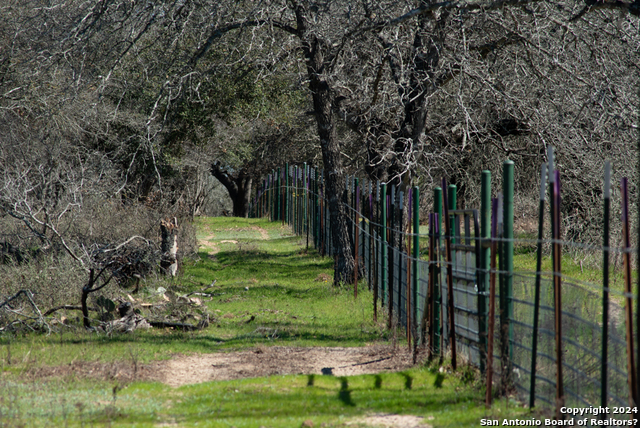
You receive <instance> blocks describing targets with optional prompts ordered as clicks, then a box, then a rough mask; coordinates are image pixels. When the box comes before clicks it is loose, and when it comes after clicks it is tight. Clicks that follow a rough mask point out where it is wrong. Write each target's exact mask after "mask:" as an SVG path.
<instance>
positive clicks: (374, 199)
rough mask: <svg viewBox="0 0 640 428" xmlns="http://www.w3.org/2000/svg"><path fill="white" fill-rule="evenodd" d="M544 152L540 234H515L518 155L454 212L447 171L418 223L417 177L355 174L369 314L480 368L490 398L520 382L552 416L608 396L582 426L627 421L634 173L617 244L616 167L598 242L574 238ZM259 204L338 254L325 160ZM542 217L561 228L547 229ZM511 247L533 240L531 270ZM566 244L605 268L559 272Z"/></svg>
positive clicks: (271, 181)
mask: <svg viewBox="0 0 640 428" xmlns="http://www.w3.org/2000/svg"><path fill="white" fill-rule="evenodd" d="M549 158H550V159H551V162H550V163H549V164H548V165H547V164H545V165H543V168H542V172H541V183H540V189H541V190H540V210H539V226H538V228H539V233H538V239H537V240H531V241H527V240H522V239H514V237H513V168H514V165H513V163H512V162H510V161H506V162H505V164H504V166H503V171H502V173H503V188H502V189H501V190H502V192H501V194H500V195H499V197H498V198H494V199H491V197H490V195H491V189H490V183H491V173H490V172H489V171H483V173H482V177H481V180H482V195H481V206H480V207H479V208H478V209H456V188H455V186H447V184H446V182H445V181H444V180H443V181H442V186H441V187H437V188H435V189H433V200H434V206H433V209H431V210H429V211H430V214H429V218H428V222H427V224H426V225H423V226H422V228H420V226H419V213H420V206H419V199H420V198H419V190H418V188H417V187H414V188H405V189H402V188H401V189H398V188H396V187H395V186H387V185H386V184H384V183H379V182H376V183H373V182H370V181H360V180H358V178H355V177H348V180H347V186H346V187H347V188H346V190H347V194H348V198H347V199H348V201H349V202H348V203H347V209H348V213H349V214H348V215H349V230H350V234H351V242H352V252H353V254H354V255H355V257H356V261H357V265H358V266H359V269H356V272H355V277H354V284H353V287H354V294H355V295H356V296H357V290H358V287H359V286H360V287H362V284H363V283H364V284H366V286H367V287H368V288H369V289H370V290H372V291H373V293H372V294H373V302H372V303H373V306H374V317H376V318H377V317H381V316H384V317H385V318H386V320H387V321H388V327H389V328H396V327H400V328H402V329H403V330H404V331H405V332H406V335H407V341H408V344H409V346H410V347H412V349H413V350H414V352H418V350H419V349H420V350H422V349H424V350H426V353H427V358H429V359H450V361H451V366H452V368H453V369H454V370H456V369H457V367H458V365H459V364H460V363H461V362H464V363H468V364H472V365H474V366H477V367H478V368H479V369H480V370H481V371H482V373H483V374H484V375H485V379H486V382H487V386H488V387H487V391H488V393H487V404H488V405H490V404H491V400H492V397H493V396H494V395H496V394H500V393H503V394H505V393H514V392H515V393H517V394H518V395H519V396H520V397H521V399H522V400H523V401H526V402H528V404H529V405H530V406H532V407H533V406H538V407H540V406H545V407H549V408H550V409H555V412H556V419H566V418H571V417H573V416H572V415H571V414H568V413H566V412H564V411H563V410H562V409H563V408H564V407H568V408H573V407H578V408H587V409H590V408H591V407H590V406H593V407H594V408H599V407H600V406H602V407H607V408H608V409H609V410H608V412H609V413H605V414H600V415H598V414H594V413H596V412H597V410H589V411H590V412H591V413H588V414H585V415H582V416H581V417H582V418H584V417H588V419H589V421H588V422H587V424H586V425H585V426H590V425H591V419H600V418H603V417H604V418H607V419H609V418H613V419H617V420H625V419H626V420H628V419H629V418H630V417H631V418H633V417H637V410H636V409H634V407H635V403H636V397H637V395H636V394H637V388H638V387H637V382H636V368H637V365H636V362H635V353H634V331H633V326H634V319H635V318H634V314H633V311H632V307H633V304H634V301H636V300H637V299H636V298H635V295H634V294H632V287H631V280H632V278H631V277H632V275H631V263H630V255H631V253H632V252H635V249H634V250H632V249H630V248H629V236H628V233H627V232H628V230H629V223H628V217H629V215H628V202H627V201H626V200H627V197H626V195H627V194H628V192H627V189H626V180H625V179H623V181H622V183H621V190H622V192H621V193H622V205H623V206H622V212H623V218H622V224H623V234H622V235H623V236H622V237H621V238H620V239H621V241H622V242H623V245H622V247H621V248H612V247H610V245H609V240H610V237H609V233H610V232H609V226H608V225H609V219H608V216H609V204H610V191H609V188H610V184H609V175H610V174H609V172H607V174H605V175H606V177H605V180H604V182H605V189H604V196H605V198H604V208H605V209H604V211H605V218H604V219H603V225H604V226H603V229H604V230H603V246H602V247H589V246H585V245H581V244H579V243H575V242H565V241H562V239H561V230H560V224H561V218H560V202H561V198H560V175H559V173H558V171H556V170H555V168H554V166H553V153H552V152H550V154H549ZM547 171H548V172H547ZM607 171H610V167H609V165H607ZM547 181H548V182H549V183H548V185H547ZM547 194H549V196H548V197H547ZM547 200H548V202H549V204H548V207H547ZM625 204H626V206H625ZM252 215H254V216H257V217H263V216H268V217H269V218H270V219H271V220H273V221H282V222H283V223H288V224H290V225H291V227H292V228H293V230H294V232H295V233H297V234H299V235H302V236H306V238H307V244H308V245H313V246H314V247H315V248H317V249H318V251H319V252H320V254H321V255H323V256H325V255H328V256H331V255H334V254H335V250H336V248H335V246H334V245H333V242H332V235H331V213H330V210H329V207H328V205H327V202H326V199H325V188H324V173H323V171H322V170H319V169H315V168H311V167H309V166H307V165H303V166H291V167H290V166H288V165H287V166H285V167H284V168H281V169H278V170H277V171H276V170H274V171H273V172H272V174H270V175H269V176H267V177H266V178H265V179H264V180H263V181H262V183H261V186H260V188H259V189H258V191H257V193H256V195H255V199H254V201H253V205H252ZM545 217H549V218H550V220H551V221H550V222H549V224H550V226H551V228H550V229H551V237H552V239H543V236H545V235H544V233H543V229H544V224H545V221H544V218H545ZM425 231H426V233H424V232H425ZM514 244H518V245H523V244H526V245H527V246H528V247H531V246H535V247H536V252H535V254H536V266H535V267H532V268H531V269H530V270H528V271H526V270H522V269H519V270H515V269H514V267H513V255H514ZM567 250H569V251H582V252H587V253H591V254H595V253H597V254H599V255H601V256H602V260H603V263H602V275H601V276H597V277H596V278H594V279H593V282H587V281H584V280H577V279H575V278H573V277H571V275H570V274H568V273H567V272H563V270H562V260H563V258H562V252H563V251H564V252H567ZM611 254H618V256H619V257H621V258H622V259H623V269H622V270H623V271H624V275H623V276H622V277H621V275H620V274H619V272H618V273H616V274H615V275H613V278H610V275H609V258H610V255H611ZM637 333H638V331H637V329H636V334H637ZM453 338H455V340H453ZM626 407H630V408H631V410H632V412H631V413H629V411H627V410H628V409H626ZM620 410H622V412H620ZM615 411H618V413H615Z"/></svg>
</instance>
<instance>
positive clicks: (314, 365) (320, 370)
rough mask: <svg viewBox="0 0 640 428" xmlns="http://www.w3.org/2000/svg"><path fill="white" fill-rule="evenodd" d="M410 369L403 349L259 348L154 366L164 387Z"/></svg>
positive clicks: (179, 358) (377, 347)
mask: <svg viewBox="0 0 640 428" xmlns="http://www.w3.org/2000/svg"><path fill="white" fill-rule="evenodd" d="M410 366H411V354H410V353H409V352H408V351H407V350H406V349H404V348H402V349H399V348H398V349H396V350H395V351H394V350H393V348H392V347H386V346H371V347H365V348H289V347H282V346H274V347H258V348H256V349H253V350H249V351H242V352H220V353H215V354H199V355H193V356H181V357H177V358H174V359H172V360H169V361H163V362H157V363H155V370H154V372H155V376H154V377H155V378H156V379H157V380H159V381H161V382H163V383H166V384H167V385H170V386H173V387H178V386H182V385H188V384H194V383H201V382H208V381H212V380H227V379H240V378H247V377H261V376H271V375H285V374H316V375H322V374H332V375H334V376H352V375H359V374H370V373H380V372H385V371H399V370H404V369H406V368H408V367H410Z"/></svg>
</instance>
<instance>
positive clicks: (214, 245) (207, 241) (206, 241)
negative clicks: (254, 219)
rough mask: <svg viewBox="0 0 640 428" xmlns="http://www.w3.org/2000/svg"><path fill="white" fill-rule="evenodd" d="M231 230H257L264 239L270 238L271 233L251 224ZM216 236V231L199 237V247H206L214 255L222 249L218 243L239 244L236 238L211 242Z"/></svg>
mask: <svg viewBox="0 0 640 428" xmlns="http://www.w3.org/2000/svg"><path fill="white" fill-rule="evenodd" d="M229 230H255V231H257V232H258V233H260V239H261V240H263V241H266V240H268V239H269V233H268V232H267V231H266V230H265V229H263V228H261V227H258V226H251V227H248V228H246V229H229ZM215 238H216V235H215V233H212V234H210V235H207V236H205V237H204V238H201V239H198V247H200V248H205V249H206V250H208V251H209V254H210V255H214V254H216V253H218V252H219V251H220V247H218V244H219V243H220V244H224V243H231V244H237V243H238V241H236V240H234V239H225V240H222V241H220V242H219V243H218V242H211V241H213V240H214V239H215Z"/></svg>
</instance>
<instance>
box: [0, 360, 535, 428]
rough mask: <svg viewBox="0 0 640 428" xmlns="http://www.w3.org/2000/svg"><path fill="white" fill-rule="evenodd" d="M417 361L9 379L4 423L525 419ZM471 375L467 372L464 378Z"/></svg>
mask: <svg viewBox="0 0 640 428" xmlns="http://www.w3.org/2000/svg"><path fill="white" fill-rule="evenodd" d="M437 377H438V373H437V371H435V370H429V369H427V368H416V369H412V370H408V371H405V372H402V373H385V374H380V375H362V376H350V377H344V378H336V377H333V376H321V375H318V376H313V377H311V376H302V375H298V376H272V377H265V378H254V379H243V380H235V381H221V382H209V383H203V384H197V385H189V386H183V387H181V388H177V389H171V388H169V387H167V386H165V385H162V384H158V383H144V382H136V383H132V384H129V385H127V386H125V387H124V388H122V389H118V390H116V392H115V394H114V392H113V387H114V384H113V383H109V382H98V383H93V384H89V383H88V382H86V381H85V382H82V381H80V382H76V383H73V384H69V383H64V382H59V381H56V382H46V383H14V382H3V392H2V393H1V395H0V396H1V397H2V398H3V401H1V402H0V403H2V404H1V405H0V409H2V412H1V413H0V426H3V427H4V426H11V427H13V426H34V427H39V426H43V427H44V426H70V427H74V426H98V427H101V426H135V427H153V426H180V427H195V426H199V427H230V426H234V427H237V428H241V427H259V426H265V427H300V426H301V425H302V423H303V422H305V421H311V422H313V424H314V426H327V427H338V426H346V425H345V423H346V422H350V421H353V420H354V419H355V418H357V417H362V416H364V415H371V414H381V413H384V414H400V415H414V416H421V417H424V418H426V419H427V422H428V423H429V424H430V425H432V426H434V427H465V426H468V427H472V426H478V425H479V420H480V419H482V418H492V419H493V418H525V417H527V416H528V411H527V410H526V409H524V408H522V407H521V406H518V405H517V404H516V403H514V402H509V401H506V400H501V401H499V402H497V403H496V404H495V405H494V407H493V408H492V409H489V410H487V409H485V407H484V405H483V404H482V402H481V400H480V397H482V394H481V391H480V390H479V389H478V388H477V384H474V383H465V381H464V380H462V379H463V378H462V377H460V376H454V375H450V374H446V375H445V376H444V380H443V381H442V384H441V386H439V387H438V386H436V384H437V382H436V379H437ZM465 379H468V378H465ZM161 424H164V425H161Z"/></svg>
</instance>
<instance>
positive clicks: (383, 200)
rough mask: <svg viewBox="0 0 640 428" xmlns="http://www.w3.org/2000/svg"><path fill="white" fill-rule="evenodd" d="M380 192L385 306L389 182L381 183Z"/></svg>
mask: <svg viewBox="0 0 640 428" xmlns="http://www.w3.org/2000/svg"><path fill="white" fill-rule="evenodd" d="M380 192H381V197H380V205H381V208H382V210H381V211H382V212H381V215H380V217H381V218H380V224H381V227H382V230H381V235H382V236H381V237H380V246H381V249H380V258H381V259H382V260H381V261H382V272H381V273H382V275H380V277H381V279H382V284H381V285H382V287H381V289H380V292H381V293H380V294H382V295H381V296H380V302H381V303H382V307H383V308H384V304H385V302H386V301H387V300H386V294H387V280H388V279H389V278H388V277H387V263H388V259H387V183H381V184H380Z"/></svg>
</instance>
